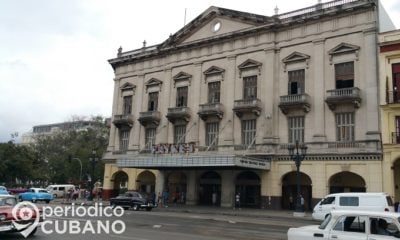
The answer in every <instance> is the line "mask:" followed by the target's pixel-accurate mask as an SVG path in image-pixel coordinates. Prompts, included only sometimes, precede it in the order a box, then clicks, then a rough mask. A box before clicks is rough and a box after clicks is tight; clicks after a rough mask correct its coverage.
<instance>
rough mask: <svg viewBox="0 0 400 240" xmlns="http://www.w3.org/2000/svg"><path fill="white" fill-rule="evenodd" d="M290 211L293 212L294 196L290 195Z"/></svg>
mask: <svg viewBox="0 0 400 240" xmlns="http://www.w3.org/2000/svg"><path fill="white" fill-rule="evenodd" d="M289 209H290V210H293V196H292V194H290V196H289Z"/></svg>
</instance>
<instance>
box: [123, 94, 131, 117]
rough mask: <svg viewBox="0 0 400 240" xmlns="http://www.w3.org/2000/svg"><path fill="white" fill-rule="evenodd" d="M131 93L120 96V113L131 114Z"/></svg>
mask: <svg viewBox="0 0 400 240" xmlns="http://www.w3.org/2000/svg"><path fill="white" fill-rule="evenodd" d="M132 100H133V96H132V95H127V96H123V97H122V114H123V115H128V114H132Z"/></svg>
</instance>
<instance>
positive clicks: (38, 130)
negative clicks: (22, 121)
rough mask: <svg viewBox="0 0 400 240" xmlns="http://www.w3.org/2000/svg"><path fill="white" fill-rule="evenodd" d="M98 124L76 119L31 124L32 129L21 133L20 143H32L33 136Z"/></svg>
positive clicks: (33, 140)
mask: <svg viewBox="0 0 400 240" xmlns="http://www.w3.org/2000/svg"><path fill="white" fill-rule="evenodd" d="M96 124H98V123H97V122H96V121H86V120H77V121H69V122H63V123H53V124H44V125H38V126H33V131H32V132H28V133H24V134H23V135H22V139H21V144H28V143H34V142H35V137H37V136H46V135H51V134H55V133H57V132H62V131H70V130H74V131H82V130H86V129H88V128H90V127H93V126H94V125H96Z"/></svg>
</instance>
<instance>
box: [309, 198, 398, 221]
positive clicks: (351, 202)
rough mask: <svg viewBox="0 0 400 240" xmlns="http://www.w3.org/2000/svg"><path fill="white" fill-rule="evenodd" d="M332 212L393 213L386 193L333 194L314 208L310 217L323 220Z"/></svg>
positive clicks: (392, 206) (391, 204) (390, 201)
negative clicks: (365, 211) (363, 211)
mask: <svg viewBox="0 0 400 240" xmlns="http://www.w3.org/2000/svg"><path fill="white" fill-rule="evenodd" d="M332 210H367V211H386V212H394V205H393V201H392V198H391V197H390V196H389V195H388V194H386V193H357V192H351V193H334V194H329V195H327V196H326V197H325V198H323V199H322V200H321V201H319V203H318V204H317V205H316V206H315V207H314V210H313V213H312V217H313V219H316V220H324V219H325V217H326V216H328V214H329V213H330V212H331V211H332Z"/></svg>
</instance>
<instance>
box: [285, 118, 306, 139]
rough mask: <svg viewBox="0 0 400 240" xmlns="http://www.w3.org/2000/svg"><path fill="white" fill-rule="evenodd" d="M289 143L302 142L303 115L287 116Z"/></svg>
mask: <svg viewBox="0 0 400 240" xmlns="http://www.w3.org/2000/svg"><path fill="white" fill-rule="evenodd" d="M288 122H289V143H295V142H296V140H297V141H299V143H302V142H304V117H303V116H300V117H289V118H288Z"/></svg>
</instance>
